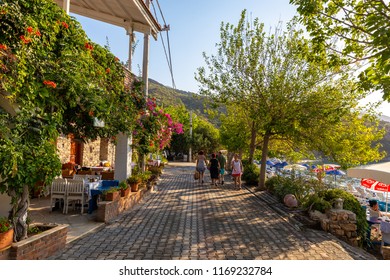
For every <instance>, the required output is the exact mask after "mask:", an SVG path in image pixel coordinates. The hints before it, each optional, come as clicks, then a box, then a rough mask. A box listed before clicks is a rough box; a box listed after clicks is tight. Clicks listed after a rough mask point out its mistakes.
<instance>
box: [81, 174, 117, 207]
mask: <svg viewBox="0 0 390 280" xmlns="http://www.w3.org/2000/svg"><path fill="white" fill-rule="evenodd" d="M87 186H88V187H87V189H88V199H89V203H88V206H89V207H88V214H91V213H92V212H93V211H94V210H96V209H97V198H98V196H99V195H101V194H102V193H103V191H105V190H108V189H109V188H111V187H117V186H119V180H99V181H97V182H88V183H87Z"/></svg>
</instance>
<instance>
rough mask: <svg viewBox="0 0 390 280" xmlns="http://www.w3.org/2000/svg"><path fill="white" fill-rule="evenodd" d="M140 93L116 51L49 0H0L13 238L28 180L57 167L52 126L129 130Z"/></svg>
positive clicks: (3, 147)
mask: <svg viewBox="0 0 390 280" xmlns="http://www.w3.org/2000/svg"><path fill="white" fill-rule="evenodd" d="M140 94H142V91H141V90H140V88H139V87H137V83H135V84H134V86H131V85H130V83H127V84H126V85H125V72H124V69H123V66H122V64H121V63H120V61H119V59H117V58H116V57H115V56H114V55H113V54H111V53H110V52H109V51H108V49H107V48H104V47H101V46H99V45H97V44H94V43H92V42H91V41H90V40H89V38H88V37H87V36H86V34H85V32H84V31H83V30H82V28H81V26H80V24H79V23H78V22H77V21H76V20H75V19H73V18H71V17H69V16H68V15H67V14H66V13H65V12H64V11H63V10H62V9H61V8H60V7H59V6H58V5H57V4H55V3H54V2H53V1H49V0H39V1H38V0H20V1H11V0H1V1H0V105H1V107H0V124H1V127H0V162H1V164H2V168H1V170H0V177H1V182H0V191H1V192H2V193H4V192H7V193H8V194H9V195H11V196H12V204H13V210H12V213H11V218H12V220H13V223H14V228H15V239H16V240H20V239H23V238H25V237H26V236H27V227H26V217H27V209H28V187H29V186H30V187H32V186H34V184H35V183H36V182H38V181H42V182H44V183H46V184H47V183H50V182H51V181H52V179H53V178H54V177H55V176H56V175H58V174H59V171H60V167H61V165H60V161H59V159H58V155H57V153H56V148H55V141H56V138H57V136H58V134H59V133H63V134H65V135H67V134H68V133H72V134H73V135H74V137H75V138H79V139H82V140H84V141H88V140H90V139H96V138H97V137H98V136H113V135H115V134H117V133H118V132H119V131H121V132H124V133H131V132H132V131H133V129H134V125H135V119H136V116H137V114H138V111H139V110H140V107H139V106H138V105H139V104H137V102H136V100H137V96H139V95H140ZM95 117H97V118H98V119H100V120H102V121H105V123H106V125H105V127H104V128H95V127H94V126H93V120H94V118H95Z"/></svg>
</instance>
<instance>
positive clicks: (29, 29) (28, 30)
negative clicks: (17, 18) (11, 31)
mask: <svg viewBox="0 0 390 280" xmlns="http://www.w3.org/2000/svg"><path fill="white" fill-rule="evenodd" d="M27 32H28V33H30V34H31V33H33V32H34V28H32V27H31V26H29V27H27Z"/></svg>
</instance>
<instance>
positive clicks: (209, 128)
mask: <svg viewBox="0 0 390 280" xmlns="http://www.w3.org/2000/svg"><path fill="white" fill-rule="evenodd" d="M219 147H220V136H219V131H218V129H216V128H215V127H214V126H213V125H212V124H211V123H210V122H208V121H207V120H205V119H203V118H201V117H198V120H197V123H195V124H194V129H193V134H192V150H193V151H195V152H196V151H201V150H203V151H204V152H205V153H206V154H207V153H213V152H216V151H217V150H218V148H219Z"/></svg>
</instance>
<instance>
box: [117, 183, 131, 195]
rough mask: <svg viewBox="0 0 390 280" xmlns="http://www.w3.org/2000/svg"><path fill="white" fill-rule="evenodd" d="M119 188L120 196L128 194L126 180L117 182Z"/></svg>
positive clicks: (128, 189)
mask: <svg viewBox="0 0 390 280" xmlns="http://www.w3.org/2000/svg"><path fill="white" fill-rule="evenodd" d="M119 189H120V190H121V197H124V196H128V195H129V193H130V188H129V185H128V184H127V183H126V181H122V182H120V183H119Z"/></svg>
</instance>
